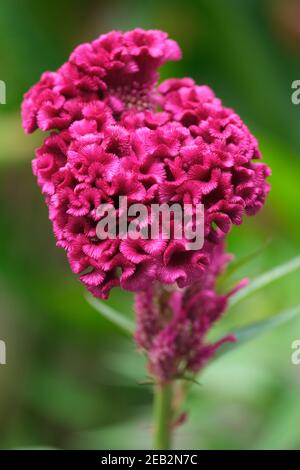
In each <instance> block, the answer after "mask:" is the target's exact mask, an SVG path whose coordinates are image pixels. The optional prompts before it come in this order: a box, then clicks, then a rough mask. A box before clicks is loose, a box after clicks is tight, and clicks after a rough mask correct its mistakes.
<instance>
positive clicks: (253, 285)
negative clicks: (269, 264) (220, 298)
mask: <svg viewBox="0 0 300 470" xmlns="http://www.w3.org/2000/svg"><path fill="white" fill-rule="evenodd" d="M298 268H300V256H297V257H296V258H293V259H292V260H290V261H288V262H287V263H284V264H281V265H280V266H277V267H276V268H274V269H271V270H270V271H267V272H266V273H264V274H261V275H260V276H258V277H257V278H255V279H254V280H253V281H251V282H250V284H249V285H248V286H247V287H245V288H244V289H241V290H240V291H239V292H238V293H237V294H236V295H235V296H234V297H232V298H231V300H230V306H231V307H232V306H233V305H236V304H237V303H238V302H240V301H241V300H243V299H245V298H246V297H248V296H249V295H250V294H253V292H256V291H257V290H259V289H261V288H262V287H265V286H266V285H268V284H270V283H271V282H273V281H276V280H277V279H280V278H281V277H283V276H286V275H287V274H289V273H291V272H293V271H295V270H296V269H298Z"/></svg>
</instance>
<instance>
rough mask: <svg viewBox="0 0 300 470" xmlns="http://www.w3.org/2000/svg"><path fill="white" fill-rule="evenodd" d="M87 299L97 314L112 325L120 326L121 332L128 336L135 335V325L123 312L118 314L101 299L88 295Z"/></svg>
mask: <svg viewBox="0 0 300 470" xmlns="http://www.w3.org/2000/svg"><path fill="white" fill-rule="evenodd" d="M85 298H86V300H87V302H88V303H89V304H90V305H91V306H92V307H93V308H94V309H95V310H97V312H99V313H100V314H101V315H103V317H104V318H106V319H107V320H109V321H110V322H111V323H113V324H114V325H116V326H118V327H119V328H120V329H121V330H123V331H124V332H125V333H126V334H127V335H130V337H132V335H133V334H134V329H135V328H134V323H133V322H132V321H130V320H129V319H128V318H126V317H125V316H124V315H123V314H122V313H121V312H118V311H117V310H115V309H114V308H112V307H110V306H109V305H107V304H105V303H104V302H102V301H101V300H99V299H96V298H95V297H93V296H92V295H90V294H86V295H85Z"/></svg>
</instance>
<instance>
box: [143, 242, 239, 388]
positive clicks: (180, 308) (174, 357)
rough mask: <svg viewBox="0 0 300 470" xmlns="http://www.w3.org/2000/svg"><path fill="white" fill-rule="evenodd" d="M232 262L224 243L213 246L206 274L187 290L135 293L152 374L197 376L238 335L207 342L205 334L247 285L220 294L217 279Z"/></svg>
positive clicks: (165, 379) (157, 289)
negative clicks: (225, 250)
mask: <svg viewBox="0 0 300 470" xmlns="http://www.w3.org/2000/svg"><path fill="white" fill-rule="evenodd" d="M229 260H230V256H228V255H227V254H226V253H225V252H224V249H223V244H222V243H220V244H218V245H215V246H214V247H212V253H211V263H210V265H209V267H208V268H207V269H206V271H205V273H204V274H203V275H202V278H201V279H199V281H198V282H196V283H194V284H193V285H192V286H189V287H188V288H186V289H183V290H178V289H169V290H164V289H163V288H162V287H161V285H159V284H153V285H151V286H149V287H148V289H147V290H145V291H144V292H140V293H138V294H136V298H135V313H136V322H137V327H136V333H135V340H136V343H137V345H138V347H139V348H140V349H142V350H143V351H145V352H146V353H147V358H148V368H149V372H150V373H151V374H152V375H153V376H154V377H155V378H156V380H158V381H159V382H160V383H168V382H171V381H172V380H175V379H178V378H182V377H186V376H187V374H189V373H190V374H195V373H197V372H199V370H200V369H201V368H202V367H204V366H205V364H206V363H207V362H208V361H209V360H210V359H211V358H213V356H214V355H215V353H216V351H217V349H218V348H219V347H220V346H221V345H222V344H224V343H226V342H233V341H235V337H234V336H233V335H228V336H225V337H224V338H221V339H220V340H219V341H217V342H215V343H208V342H207V341H206V335H207V333H208V332H209V331H210V329H211V327H212V326H213V324H214V323H215V322H216V321H217V320H219V319H220V318H221V316H222V315H223V313H224V312H225V311H226V308H227V305H228V299H229V297H230V296H232V295H233V294H234V293H235V292H236V291H237V290H238V289H240V288H242V287H244V286H245V285H246V284H247V282H248V281H247V279H244V280H243V281H241V282H240V283H239V284H238V285H237V286H236V287H235V288H234V289H233V290H232V291H231V292H229V293H227V294H222V295H221V294H218V293H217V291H216V281H217V277H218V276H219V275H220V274H221V273H222V272H223V271H224V269H225V267H226V264H227V263H228V261H229Z"/></svg>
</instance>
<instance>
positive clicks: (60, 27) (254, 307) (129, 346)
mask: <svg viewBox="0 0 300 470" xmlns="http://www.w3.org/2000/svg"><path fill="white" fill-rule="evenodd" d="M299 17H300V0H278V1H277V0H269V1H268V0H226V1H225V0H185V1H176V0H173V1H172V2H169V1H164V0H151V1H149V0H143V1H140V0H126V1H115V0H111V1H110V2H107V1H97V0H85V1H79V0H72V1H71V0H63V1H58V0H52V2H41V1H40V0H27V1H25V0H2V1H1V3H0V57H1V59H0V79H1V80H4V81H5V82H6V85H7V104H6V105H0V198H1V205H0V224H1V230H0V247H1V248H0V249H1V258H0V339H2V340H5V341H6V345H7V365H5V366H4V365H1V366H0V421H1V431H0V447H1V448H20V447H24V446H31V447H35V446H40V447H46V446H48V447H55V448H67V449H76V448H77V449H78V448H79V449H83V448H84V449H89V448H97V449H105V448H110V449H117V448H121V449H134V448H149V446H150V445H151V444H150V442H151V406H152V395H151V387H149V386H147V385H141V383H140V382H142V381H143V380H144V379H145V372H144V368H143V366H144V364H143V360H142V358H141V356H140V355H138V354H137V353H136V351H135V347H134V344H133V343H132V342H130V341H129V340H126V339H124V338H123V336H122V334H121V333H119V332H118V331H116V330H115V328H114V327H112V326H111V325H110V324H109V323H108V322H107V321H106V320H104V319H103V318H102V317H101V316H100V315H99V314H98V313H97V312H96V311H94V310H93V309H92V308H91V307H90V306H89V305H88V304H87V303H86V301H85V299H84V290H83V288H82V286H81V285H80V284H79V282H78V281H77V280H76V279H75V277H74V276H73V275H72V274H71V272H70V269H69V267H68V265H67V261H66V257H65V254H64V252H63V251H61V250H58V249H57V248H56V247H55V241H54V237H53V235H52V231H51V226H50V223H49V221H48V218H47V209H46V206H45V205H44V203H43V200H42V197H41V195H40V191H39V189H38V187H37V184H36V181H35V178H34V177H33V176H32V174H31V164H30V162H31V159H32V158H33V154H34V149H35V147H37V146H38V145H39V142H40V140H41V135H35V136H30V137H25V136H24V135H23V132H22V129H21V125H20V115H19V108H20V103H21V100H22V95H23V93H24V92H25V91H26V90H27V89H28V88H29V87H30V86H31V85H32V84H33V83H35V82H36V81H37V80H38V79H39V76H40V74H41V73H42V72H43V71H45V70H54V69H56V68H58V67H59V66H60V65H61V64H62V63H63V62H64V61H65V60H66V59H67V57H68V55H69V53H70V52H71V50H72V49H73V48H74V47H75V46H76V45H77V44H78V43H80V42H86V41H89V40H92V39H93V38H95V37H97V36H98V35H99V34H101V33H104V32H107V31H109V30H111V29H125V30H126V29H131V28H134V27H144V28H159V29H163V30H165V31H167V32H168V33H169V34H170V36H171V37H172V38H174V39H176V40H177V41H178V42H179V44H180V45H181V47H182V50H183V60H182V61H181V62H179V63H174V64H173V63H172V64H169V65H167V66H166V67H165V68H164V69H163V70H162V78H166V77H169V76H192V77H193V78H194V79H195V80H196V81H197V82H198V83H200V84H202V83H206V84H208V85H210V86H212V87H213V88H214V90H215V92H216V93H217V95H218V96H220V97H221V98H222V99H223V101H224V103H225V104H226V105H227V106H231V107H234V108H235V109H236V110H237V112H239V113H240V114H241V116H242V117H243V118H244V119H245V121H246V122H247V123H248V124H249V126H250V128H251V129H252V131H253V132H254V133H255V134H256V135H257V136H258V138H259V141H260V146H261V150H262V151H263V154H264V159H265V161H266V162H267V163H268V164H269V165H270V166H271V167H272V169H273V176H272V178H271V182H272V188H273V189H272V193H271V194H270V197H269V198H268V202H267V205H266V207H265V209H264V210H263V212H262V213H261V214H260V215H259V216H258V217H257V218H255V219H251V218H250V219H249V220H247V222H246V223H244V225H243V226H242V227H239V228H236V229H234V230H233V231H232V233H231V234H230V237H229V248H230V250H231V252H233V253H234V254H235V255H236V256H237V257H241V256H244V255H246V254H248V253H250V252H251V251H253V250H254V249H256V248H257V247H259V246H261V245H263V244H264V242H265V241H266V240H268V239H270V238H271V239H272V242H271V243H270V244H269V245H268V246H267V247H266V248H265V249H264V250H263V252H262V253H261V255H260V256H259V257H257V258H255V259H253V261H252V262H251V264H250V265H248V266H247V267H246V268H244V269H243V272H241V273H239V277H240V276H243V275H245V274H246V275H247V276H250V278H251V277H252V278H253V277H255V276H256V275H257V274H258V273H261V272H263V271H264V270H265V269H268V268H270V267H272V266H275V265H276V264H278V263H280V262H282V261H285V260H287V259H289V258H291V257H293V256H295V255H297V254H298V253H299V246H300V244H299V243H300V222H299V214H300V197H299V188H300V184H299V180H300V128H299V124H300V105H299V106H295V105H293V104H292V102H291V93H292V90H291V84H292V82H293V81H294V80H296V79H300V61H299V59H300V22H299ZM299 281H300V273H295V274H293V275H290V276H288V277H286V278H285V279H284V280H281V281H278V282H276V283H274V284H273V285H271V286H270V287H269V288H267V289H264V290H263V291H260V292H258V293H257V294H256V295H254V296H253V297H252V298H251V299H249V300H248V299H247V300H245V301H244V302H243V303H241V304H239V306H238V307H237V308H236V309H233V310H232V311H231V312H229V313H228V315H227V317H226V318H225V319H224V320H222V324H221V326H220V329H222V328H224V329H228V328H231V327H235V326H236V325H241V324H247V323H251V322H253V321H255V320H258V319H260V318H264V317H268V316H269V315H272V314H274V313H276V312H277V311H280V310H281V309H282V308H285V307H289V306H293V305H295V304H297V303H299ZM109 303H110V304H111V305H113V306H115V307H117V308H118V309H119V310H123V311H124V312H126V313H127V314H129V315H130V314H131V313H130V312H131V305H132V296H131V295H130V294H128V293H123V292H121V291H115V292H113V293H112V295H111V298H110V300H109ZM295 339H300V320H299V319H298V320H297V319H296V320H293V321H292V322H290V323H289V324H286V325H285V326H284V327H281V328H280V329H278V330H276V331H274V332H272V333H269V334H267V335H264V336H262V337H260V338H258V339H257V340H255V341H253V342H252V343H250V344H248V345H246V346H243V347H241V348H240V349H238V350H237V351H235V352H232V353H230V354H228V355H226V356H224V358H222V359H220V360H217V361H215V362H214V363H213V364H212V365H210V366H209V367H208V368H207V370H206V371H205V372H204V373H203V374H202V377H201V378H200V381H201V386H194V387H193V388H192V391H191V393H190V396H189V399H188V401H187V403H186V406H185V408H186V410H187V411H188V412H189V419H188V422H187V423H186V424H185V425H184V426H182V427H181V428H179V429H178V431H177V433H176V441H175V447H176V448H194V449H195V448H196V449H243V448H247V449H248V448H250V449H257V448H258V449H261V448H274V449H297V448H298V449H299V448H300V424H299V423H300V366H298V367H297V366H295V365H292V364H291V352H292V349H291V343H292V341H294V340H295Z"/></svg>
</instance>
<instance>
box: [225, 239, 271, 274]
mask: <svg viewBox="0 0 300 470" xmlns="http://www.w3.org/2000/svg"><path fill="white" fill-rule="evenodd" d="M270 243H271V239H268V240H266V241H265V242H264V243H263V244H262V245H261V246H259V247H258V248H257V249H256V250H254V251H252V252H251V253H248V254H246V255H244V256H242V257H241V258H238V259H236V260H233V261H232V262H231V263H230V264H229V265H228V267H227V269H226V271H225V273H224V274H223V275H222V276H221V281H222V283H223V281H227V279H229V278H230V277H231V276H232V275H233V274H234V273H235V272H236V271H238V270H239V269H241V268H242V267H244V266H246V265H247V264H249V263H251V261H253V260H254V259H255V258H256V257H257V256H259V255H260V254H261V253H262V252H263V251H264V250H265V249H266V247H267V246H268V245H269V244H270Z"/></svg>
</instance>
